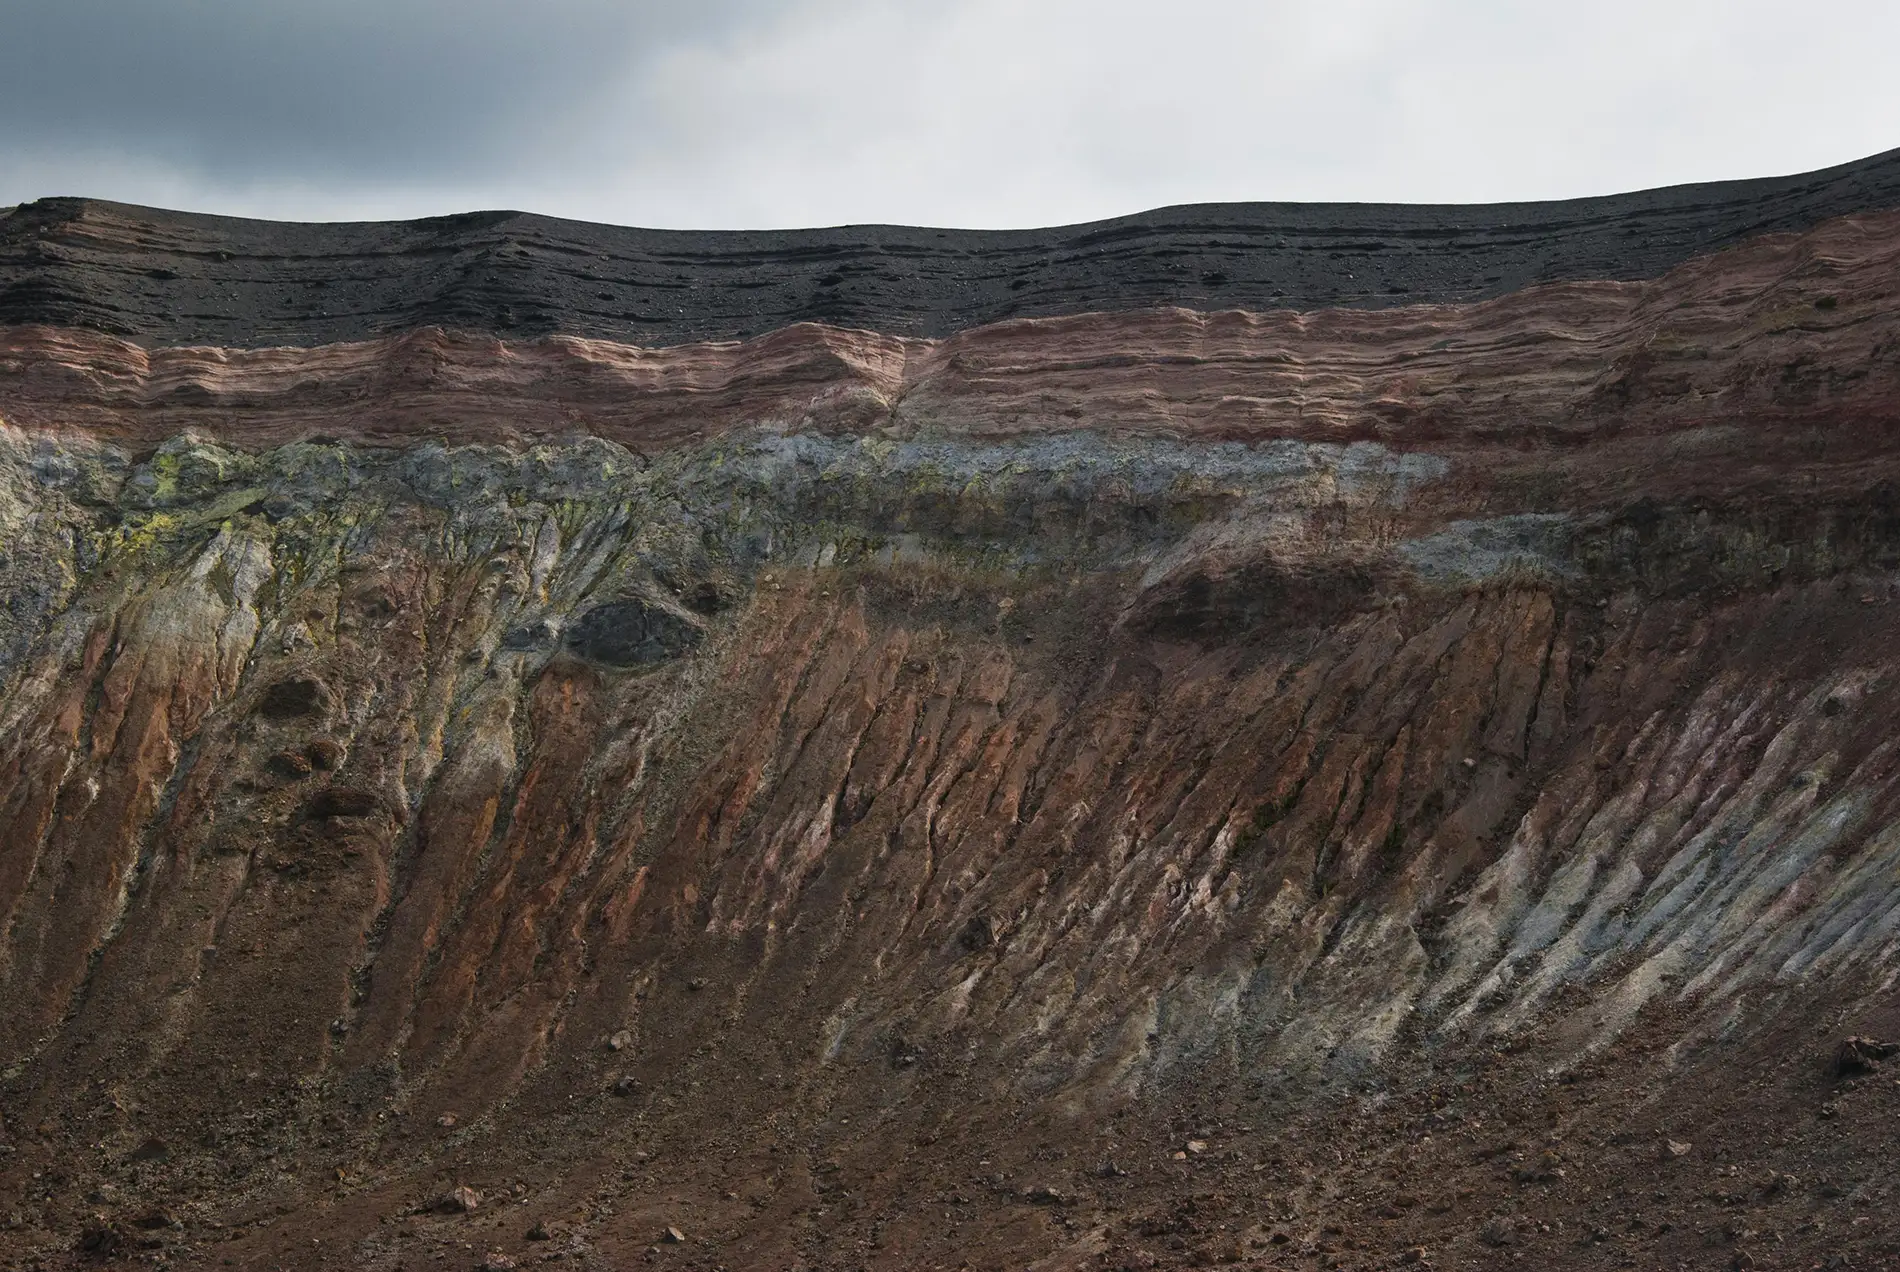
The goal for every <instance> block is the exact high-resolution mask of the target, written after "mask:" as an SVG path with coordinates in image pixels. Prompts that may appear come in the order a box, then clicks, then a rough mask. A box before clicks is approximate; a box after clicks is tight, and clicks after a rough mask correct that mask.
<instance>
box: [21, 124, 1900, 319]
mask: <svg viewBox="0 0 1900 1272" xmlns="http://www.w3.org/2000/svg"><path fill="white" fill-rule="evenodd" d="M1896 206H1900V151H1890V152H1888V153H1886V154H1883V155H1878V156H1875V157H1874V158H1871V159H1865V160H1862V161H1860V162H1857V163H1850V164H1845V165H1842V166H1840V167H1837V168H1829V169H1826V170H1824V171H1821V172H1814V173H1808V174H1803V175H1800V176H1792V177H1774V178H1767V179H1761V180H1753V181H1727V182H1716V183H1710V184H1703V185H1689V186H1678V187H1673V188H1670V189H1663V190H1648V191H1642V192H1639V193H1634V194H1620V195H1611V196H1607V197H1603V198H1592V199H1577V200H1572V201H1569V202H1559V203H1519V204H1494V205H1471V206H1437V207H1433V206H1410V205H1397V206H1393V205H1379V204H1284V203H1281V204H1274V203H1236V204H1206V205H1196V206H1187V207H1176V208H1162V209H1159V210H1157V211H1153V212H1145V213H1142V214H1141V215H1138V216H1129V217H1120V218H1117V219H1115V220H1111V221H1101V222H1097V223H1095V224H1092V225H1078V226H1066V227H1063V228H1060V229H1053V230H1030V231H967V230H931V229H907V228H902V227H894V226H850V227H845V228H841V229H824V230H795V231H775V232H763V233H750V232H747V233H737V232H732V233H691V232H678V231H660V230H636V229H623V228H619V227H615V226H605V225H590V224H585V223H582V222H575V221H561V220H556V219H553V218H550V217H542V216H532V215H526V214H523V213H516V212H481V213H471V214H469V215H466V216H455V217H441V218H435V219H432V220H425V221H411V222H391V223H385V224H373V223H371V224H334V225H293V224H281V223H276V222H267V221H245V220H236V219H232V218H227V217H215V216H200V215H191V214H186V213H178V212H164V211H158V210H155V209H150V208H137V207H128V206H126V205H123V204H114V203H104V202H98V201H93V200H83V199H46V200H42V201H40V202H38V203H34V204H29V205H26V206H23V207H21V208H18V209H16V210H15V211H14V212H13V213H12V214H11V215H10V216H8V217H6V218H5V220H4V221H0V323H8V324H45V325H53V326H69V327H86V328H90V329H93V330H98V331H103V332H106V333H109V334H112V335H117V336H122V337H125V338H127V339H130V340H132V341H134V342H136V343H139V344H145V345H178V344H206V345H220V346H230V347H237V348H258V347H263V346H270V345H299V346H309V345H320V344H328V343H332V342H336V341H346V340H363V339H368V338H372V337H376V336H385V335H390V334H393V333H400V332H403V331H407V330H409V329H411V328H414V327H419V326H440V327H446V328H450V329H453V330H459V331H468V332H489V333H500V334H506V335H511V336H532V335H547V334H552V333H564V334H568V335H577V336H590V337H598V338H601V339H606V340H616V341H625V342H630V343H633V344H639V345H648V346H651V345H673V344H681V343H686V342H689V341H699V340H730V339H741V338H744V337H747V336H754V335H758V334H761V333H763V332H768V331H772V330H774V329H776V328H779V327H783V326H786V325H787V324H790V323H795V322H821V323H827V324H830V325H833V326H839V327H851V328H860V329H864V330H869V331H876V332H881V333H884V334H887V335H902V336H927V337H938V336H945V335H949V334H951V333H954V332H957V331H961V330H963V329H965V328H968V327H973V326H978V325H981V324H985V323H992V322H997V321H1000V320H1002V319H1005V318H1015V317H1035V316H1049V315H1059V314H1077V313H1089V312H1096V311H1114V310H1127V309H1138V308H1147V307H1152V306H1161V305H1178V306H1184V307H1187V308H1190V309H1203V310H1211V309H1244V310H1271V309H1296V310H1310V309H1323V308H1331V307H1341V306H1344V307H1352V308H1384V307H1390V306H1395V305H1407V304H1418V303H1430V302H1441V301H1470V300H1477V299H1481V298H1484V297H1488V296H1499V295H1503V294H1505V293H1507V292H1512V291H1516V290H1518V289H1520V288H1523V287H1526V286H1530V285H1532V284H1536V283H1551V282H1559V281H1564V280H1570V279H1643V278H1654V277H1656V276H1657V275H1659V274H1662V273H1663V272H1665V271H1666V270H1668V269H1670V268H1672V267H1674V266H1676V265H1679V264H1681V263H1682V262H1684V261H1685V260H1688V259H1689V258H1691V257H1693V256H1697V255H1700V254H1703V253H1707V252H1710V251H1713V250H1716V249H1718V248H1721V247H1725V246H1728V245H1730V244H1732V243H1737V242H1740V241H1741V240H1743V239H1745V238H1747V237H1749V236H1751V235H1756V234H1761V233H1768V232H1778V231H1801V230H1806V229H1810V228H1812V227H1814V226H1816V225H1818V224H1820V223H1821V222H1822V221H1825V220H1827V219H1829V218H1832V217H1838V216H1844V215H1848V214H1850V213H1856V212H1868V211H1875V210H1879V209H1884V208H1892V207H1896Z"/></svg>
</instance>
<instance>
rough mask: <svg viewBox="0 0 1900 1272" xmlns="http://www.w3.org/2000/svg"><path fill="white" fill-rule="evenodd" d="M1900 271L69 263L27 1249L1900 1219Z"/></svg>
mask: <svg viewBox="0 0 1900 1272" xmlns="http://www.w3.org/2000/svg"><path fill="white" fill-rule="evenodd" d="M1869 170H1876V171H1877V170H1881V169H1879V166H1878V164H1876V165H1874V167H1873V168H1872V169H1869ZM1837 177H1838V174H1836V176H1832V177H1826V178H1824V179H1823V178H1817V179H1815V180H1814V181H1811V182H1810V183H1809V184H1810V185H1811V186H1813V187H1814V188H1817V189H1818V188H1821V186H1823V185H1825V184H1826V183H1827V182H1828V181H1835V180H1836V179H1837ZM1764 197H1766V196H1764ZM1776 197H1780V196H1776ZM1764 206H1765V207H1768V208H1769V209H1770V210H1772V208H1773V207H1774V206H1775V205H1774V204H1773V201H1772V199H1770V200H1769V202H1768V203H1767V204H1765V205H1764ZM1757 213H1758V214H1759V215H1760V216H1765V215H1766V213H1765V212H1761V210H1760V209H1757ZM90 214H91V213H88V215H90ZM1737 215H1740V214H1739V213H1738V214H1737ZM82 219H83V218H82ZM1718 231H1719V227H1717V228H1716V229H1710V228H1709V227H1708V226H1704V227H1703V228H1702V229H1701V230H1698V231H1697V233H1706V234H1711V235H1717V237H1719V233H1726V231H1719V232H1718ZM306 232H307V233H309V234H312V235H319V236H320V234H321V233H327V232H329V231H318V230H308V231H305V230H291V229H285V230H282V231H281V233H283V234H286V235H291V234H294V233H306ZM339 232H340V231H339ZM418 232H421V231H418ZM1685 233H1686V231H1685ZM313 241H314V240H313ZM1698 241H1701V240H1698ZM1645 259H1646V258H1645ZM1643 268H1647V267H1646V266H1644V267H1643ZM1643 268H1636V267H1632V268H1631V269H1630V270H1629V271H1628V273H1629V274H1641V273H1642V272H1643ZM1897 285H1900V213H1895V212H1893V211H1872V212H1866V213H1864V214H1859V215H1854V216H1847V217H1840V218H1836V219H1832V220H1827V221H1825V222H1823V223H1820V224H1816V225H1813V226H1810V227H1808V228H1805V229H1804V230H1802V232H1800V233H1786V234H1771V235H1764V236H1758V237H1754V238H1750V239H1749V240H1748V241H1746V242H1743V243H1741V244H1739V245H1737V246H1734V247H1731V248H1729V249H1728V250H1726V251H1723V252H1719V253H1715V254H1712V255H1706V256H1701V257H1697V258H1696V259H1693V260H1688V261H1684V262H1681V263H1679V264H1678V265H1676V267H1675V268H1673V269H1670V270H1668V271H1667V272H1663V273H1660V274H1659V275H1658V276H1656V277H1653V278H1648V279H1636V280H1634V281H1632V280H1631V279H1630V278H1628V277H1627V276H1626V277H1625V278H1624V279H1623V281H1605V280H1603V279H1597V280H1579V281H1569V282H1559V283H1553V284H1550V285H1546V286H1539V287H1532V288H1527V289H1524V290H1519V291H1516V292H1513V293H1512V294H1510V295H1505V296H1499V297H1496V298H1493V299H1488V300H1483V301H1478V302H1474V303H1469V304H1457V305H1452V304H1429V305H1428V304H1412V305H1405V306H1397V307H1387V308H1381V309H1332V310H1324V311H1320V312H1311V313H1300V312H1294V311H1292V310H1290V309H1285V310H1276V311H1273V312H1258V313H1256V312H1243V311H1224V312H1199V311H1195V310H1190V309H1184V308H1178V307H1176V308H1153V309H1141V310H1124V311H1120V312H1104V313H1071V314H1062V315H1057V316H1051V317H1042V318H1034V319H1022V320H1016V321H1011V322H1006V323H1002V324H997V325H992V326H984V327H976V328H972V329H969V330H959V331H954V332H952V333H949V334H945V335H943V336H942V337H941V338H924V337H921V336H916V335H906V334H901V333H899V334H878V333H877V332H874V331H864V330H843V329H839V328H837V327H832V326H824V325H817V324H803V325H797V326H793V327H789V328H786V329H783V330H778V331H774V332H771V333H768V334H763V335H760V336H758V337H757V338H755V339H751V340H747V341H743V342H737V341H725V342H718V343H697V344H681V345H678V346H676V347H671V348H664V349H661V348H636V347H633V346H630V345H625V344H618V343H614V342H612V341H608V340H603V339H598V338H584V337H582V336H578V335H561V336H552V337H548V338H537V339H529V340H504V339H501V338H499V337H496V336H494V335H492V334H479V333H478V334H469V333H468V332H465V331H464V332H457V331H449V330H443V329H440V328H433V327H432V328H428V329H425V330H418V331H410V332H406V333H402V334H390V335H387V336H382V337H378V338H374V339H365V340H358V341H355V342H352V343H346V344H327V345H319V346H316V347H310V348H214V347H184V348H174V347H162V346H161V347H148V342H147V341H146V339H145V336H146V335H148V334H149V333H137V334H140V338H139V339H123V338H120V337H116V336H111V335H106V334H103V333H101V332H98V331H91V330H79V329H76V328H74V327H69V326H60V325H57V324H56V323H49V322H48V321H44V319H45V318H47V317H49V316H52V315H47V314H42V315H41V316H40V318H41V320H38V321H35V322H34V323H33V324H30V325H22V326H16V327H13V328H9V329H4V330H0V415H3V416H4V417H5V419H6V421H7V423H6V425H5V426H4V428H0V531H4V536H5V547H4V557H3V558H0V586H4V589H5V594H6V597H7V600H6V606H5V612H4V614H0V676H3V677H4V682H3V683H4V686H5V688H4V697H3V698H0V724H3V726H4V727H0V1002H4V1003H6V1004H7V1005H8V1010H7V1011H5V1012H0V1090H3V1091H4V1094H5V1102H4V1105H0V1109H3V1110H4V1112H3V1113H0V1116H3V1117H4V1122H3V1123H0V1144H4V1146H5V1148H6V1149H7V1150H8V1151H7V1152H6V1154H5V1155H4V1156H0V1221H3V1222H0V1252H4V1253H5V1254H6V1255H7V1257H8V1258H9V1259H12V1260H14V1261H15V1262H20V1263H22V1264H23V1265H24V1264H26V1263H28V1262H30V1261H38V1262H39V1263H41V1264H42V1265H48V1264H50V1265H58V1264H60V1263H62V1262H76V1261H84V1260H97V1259H101V1258H114V1257H119V1258H134V1257H141V1256H142V1255H144V1254H153V1255H156V1254H159V1253H163V1255H164V1257H166V1258H168V1259H172V1260H180V1261H197V1260H221V1259H229V1260H230V1261H231V1262H232V1263H234V1264H238V1265H245V1266H253V1265H254V1266H278V1265H297V1266H308V1267H330V1266H334V1267H352V1268H359V1267H366V1268H374V1269H389V1270H393V1269H395V1268H397V1267H402V1266H413V1265H414V1264H415V1263H417V1262H419V1261H423V1260H427V1261H429V1262H431V1263H433V1262H434V1261H435V1260H434V1258H433V1256H435V1255H438V1254H439V1255H442V1256H444V1257H445V1258H446V1259H448V1260H451V1261H453V1262H454V1264H455V1265H457V1266H472V1265H473V1264H475V1263H476V1262H478V1261H481V1260H482V1259H483V1258H484V1256H485V1255H486V1254H487V1253H488V1252H489V1251H490V1250H492V1251H494V1252H495V1253H496V1254H497V1255H505V1256H506V1257H508V1258H513V1259H516V1260H527V1259H536V1258H541V1257H543V1256H544V1255H548V1254H558V1255H559V1256H560V1258H561V1260H562V1261H564V1262H571V1263H573V1264H575V1265H577V1266H583V1267H586V1266H599V1267H618V1266H624V1265H626V1264H627V1263H628V1262H630V1261H636V1260H639V1259H642V1258H647V1259H651V1260H655V1261H663V1260H665V1261H673V1262H677V1263H679V1264H680V1265H681V1266H682V1267H685V1266H696V1267H702V1268H708V1269H710V1268H712V1267H716V1266H727V1267H753V1266H766V1267H779V1266H784V1267H791V1266H799V1267H806V1268H820V1267H837V1268H844V1267H884V1268H909V1267H924V1266H932V1265H937V1264H944V1265H948V1266H956V1265H958V1264H960V1263H963V1262H965V1261H966V1260H967V1261H969V1262H971V1263H973V1264H975V1265H977V1266H998V1267H1001V1266H1008V1267H1017V1266H1024V1265H1030V1264H1035V1265H1037V1266H1041V1267H1047V1268H1082V1267H1089V1268H1119V1267H1142V1268H1146V1267H1154V1266H1175V1265H1188V1264H1193V1265H1206V1264H1210V1263H1241V1264H1243V1265H1250V1266H1256V1267H1312V1266H1320V1265H1323V1266H1331V1267H1359V1268H1367V1269H1371V1268H1380V1267H1390V1266H1394V1265H1395V1264H1398V1265H1404V1266H1417V1265H1420V1264H1423V1263H1431V1264H1432V1265H1433V1266H1475V1267H1488V1266H1495V1264H1496V1261H1497V1260H1498V1259H1499V1258H1500V1257H1507V1256H1508V1255H1510V1254H1522V1255H1523V1256H1524V1257H1525V1259H1526V1260H1529V1261H1533V1262H1534V1263H1535V1264H1536V1265H1537V1266H1541V1267H1597V1266H1617V1265H1622V1264H1625V1263H1627V1262H1629V1261H1631V1260H1634V1261H1636V1262H1637V1263H1638V1264H1640V1265H1654V1266H1675V1265H1676V1264H1677V1263H1678V1262H1687V1263H1689V1264H1690V1265H1691V1266H1703V1265H1708V1264H1709V1263H1710V1262H1711V1261H1712V1260H1720V1261H1721V1262H1722V1263H1726V1264H1729V1265H1737V1264H1740V1263H1741V1260H1743V1259H1750V1260H1752V1259H1756V1258H1757V1257H1761V1258H1764V1259H1766V1258H1768V1257H1769V1256H1770V1252H1772V1257H1774V1258H1775V1259H1781V1260H1783V1261H1787V1262H1789V1263H1790V1264H1791V1265H1798V1266H1807V1265H1808V1263H1809V1262H1812V1261H1815V1260H1818V1259H1820V1258H1822V1257H1825V1256H1829V1255H1834V1254H1841V1255H1843V1256H1849V1257H1852V1258H1853V1259H1855V1260H1858V1261H1860V1262H1863V1263H1865V1264H1866V1265H1867V1266H1880V1265H1881V1261H1883V1260H1889V1261H1890V1260H1891V1259H1893V1258H1895V1257H1900V1251H1897V1250H1896V1246H1895V1240H1896V1238H1895V1234H1894V1232H1893V1230H1892V1228H1891V1226H1890V1225H1887V1224H1885V1223H1884V1222H1881V1221H1880V1220H1879V1218H1878V1216H1879V1215H1880V1214H1882V1213H1884V1211H1883V1210H1882V1209H1881V1207H1882V1204H1883V1202H1884V1201H1885V1200H1886V1193H1885V1192H1884V1191H1883V1190H1884V1189H1886V1188H1888V1187H1889V1186H1890V1185H1889V1184H1888V1183H1887V1182H1886V1173H1885V1169H1884V1163H1885V1154H1886V1153H1887V1145H1888V1136H1887V1130H1886V1128H1887V1127H1889V1126H1891V1124H1892V1119H1893V1117H1895V1116H1896V1115H1900V1088H1896V1087H1895V1085H1894V1084H1893V1083H1892V1082H1891V1081H1890V1080H1888V1075H1885V1074H1884V1073H1882V1071H1881V1065H1882V1063H1883V1057H1885V1056H1886V1055H1887V1054H1888V1050H1889V1049H1888V1048H1886V1046H1885V1040H1891V1039H1894V1038H1895V1037H1896V1036H1900V1010H1896V1007H1895V1005H1894V1001H1893V997H1892V984H1893V979H1894V976H1895V974H1896V970H1897V967H1900V963H1897V960H1900V892H1897V891H1896V885H1895V880H1896V878H1900V756H1896V753H1895V746H1896V742H1895V739H1894V738H1893V736H1892V722H1893V720H1894V719H1895V718H1896V713H1897V712H1900V639H1896V637H1897V635H1900V431H1897V429H1900V331H1896V323H1900V317H1897V315H1900V304H1896V303H1895V302H1896V289H1897ZM379 321H380V320H379ZM233 343H234V344H238V345H242V344H247V343H253V342H250V341H242V340H240V341H234V342H233ZM1850 1035H1853V1036H1857V1037H1861V1038H1863V1039H1864V1041H1860V1042H1856V1043H1854V1044H1853V1045H1851V1046H1849V1047H1847V1048H1846V1049H1845V1050H1843V1047H1842V1044H1843V1039H1845V1038H1847V1037H1848V1036H1850ZM1843 1057H1846V1059H1845V1060H1843ZM1862 1219H1865V1220H1867V1221H1868V1222H1859V1221H1860V1220H1862ZM1500 1252H1504V1253H1503V1254H1501V1253H1500ZM1784 1256H1785V1258H1784ZM1769 1266H1772V1264H1769Z"/></svg>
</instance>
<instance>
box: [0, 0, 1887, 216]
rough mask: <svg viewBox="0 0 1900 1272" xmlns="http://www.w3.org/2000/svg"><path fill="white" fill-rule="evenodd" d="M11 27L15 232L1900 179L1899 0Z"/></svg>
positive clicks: (800, 10)
mask: <svg viewBox="0 0 1900 1272" xmlns="http://www.w3.org/2000/svg"><path fill="white" fill-rule="evenodd" d="M1789 13H1790V10H1789V9H1788V7H1787V5H1786V3H1785V0H1594V2H1593V3H1592V4H1590V5H1588V6H1577V5H1570V4H1559V3H1555V2H1554V0H1552V2H1549V3H1545V2H1543V0H1168V3H1166V4H1163V3H1159V2H1158V0H931V2H930V3H925V2H924V0H665V2H657V0H648V2H644V3H643V2H640V0H533V2H530V0H299V2H298V3H287V2H286V0H0V204H5V203H9V202H13V201H15V200H19V199H29V198H34V197H38V196H41V195H45V194H52V193H83V194H94V195H98V196H101V197H107V198H119V199H125V200H128V201H133V202H148V203H161V204H169V205H172V206H185V207H193V208H202V209H207V210H215V211H225V212H231V213H236V214H242V215H263V216H275V217H284V218H293V219H295V218H309V219H330V218H345V217H346V218H355V217H394V216H415V215H423V214H427V213H437V212H448V211H456V210H465V209H468V208H473V207H525V208H530V209H533V210H536V211H544V212H550V213H555V214H559V215H567V216H576V217H583V218H589V219H596V220H609V221H619V222H628V223H638V224H647V225H673V226H696V227H703V228H718V227H743V226H754V227H764V226H779V225H795V224H836V223H839V222H846V221H870V220H882V221H902V222H910V223H935V224H950V225H965V226H998V225H1029V224H1050V223H1055V222H1063V221H1077V220H1085V219H1091V218H1094V217H1101V216H1110V215H1114V214H1117V213H1121V212H1128V211H1133V210H1136V209H1139V208H1144V207H1154V206H1158V205H1161V204H1167V203H1181V202H1191V201H1198V200H1218V199H1352V200H1363V199H1374V200H1425V201H1447V202H1469V201H1483V200H1493V199H1526V198H1555V197H1565V196H1570V195H1577V194H1587V193H1607V192H1611V191H1615V190H1627V189H1634V188H1639V187H1642V186H1649V185H1661V184H1669V183H1672V182H1679V181H1694V180H1709V179H1718V178H1723V177H1737V176H1750V175H1766V174H1769V173H1777V172H1793V171H1799V170H1803V169H1807V168H1814V167H1820V166H1823V165H1826V164H1829V163H1836V162H1841V161H1845V160H1848V159H1851V158H1856V157H1859V156H1862V155H1866V154H1871V153H1874V152H1877V151H1880V150H1884V149H1887V148H1890V147H1892V146H1895V145H1900V77H1896V76H1894V75H1893V74H1892V70H1891V66H1890V65H1889V63H1890V61H1891V50H1892V49H1893V48H1894V47H1895V46H1896V45H1900V6H1897V5H1894V4H1893V3H1891V0H1808V3H1806V4H1805V5H1804V6H1803V7H1802V9H1801V13H1800V18H1799V20H1798V21H1791V20H1790V18H1789Z"/></svg>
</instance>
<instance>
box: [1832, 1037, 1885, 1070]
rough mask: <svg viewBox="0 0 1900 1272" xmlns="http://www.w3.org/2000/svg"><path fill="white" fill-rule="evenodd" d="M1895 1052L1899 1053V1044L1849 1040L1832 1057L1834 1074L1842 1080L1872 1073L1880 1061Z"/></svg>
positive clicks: (1871, 1039)
mask: <svg viewBox="0 0 1900 1272" xmlns="http://www.w3.org/2000/svg"><path fill="white" fill-rule="evenodd" d="M1896 1051H1900V1044H1896V1043H1891V1042H1882V1041H1880V1040H1879V1039H1878V1038H1849V1039H1847V1040H1846V1041H1844V1042H1842V1043H1841V1048H1840V1050H1839V1051H1838V1052H1836V1053H1835V1055H1834V1072H1835V1074H1836V1075H1837V1076H1839V1077H1843V1078H1855V1077H1859V1076H1860V1075H1862V1074H1864V1073H1872V1072H1873V1071H1874V1070H1875V1069H1878V1068H1879V1067H1880V1062H1881V1061H1882V1060H1885V1059H1887V1058H1888V1057H1890V1056H1892V1055H1893V1054H1894V1053H1895V1052H1896Z"/></svg>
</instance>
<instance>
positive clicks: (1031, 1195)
mask: <svg viewBox="0 0 1900 1272" xmlns="http://www.w3.org/2000/svg"><path fill="white" fill-rule="evenodd" d="M1023 1198H1024V1200H1026V1201H1029V1202H1031V1203H1033V1204H1035V1205H1038V1206H1059V1205H1061V1204H1062V1203H1063V1202H1065V1201H1067V1200H1068V1198H1067V1197H1064V1196H1063V1195H1062V1194H1061V1193H1060V1192H1058V1191H1057V1190H1056V1189H1054V1188H1051V1187H1049V1186H1048V1185H1046V1184H1042V1185H1038V1186H1036V1187H1034V1188H1030V1189H1026V1190H1024V1192H1023Z"/></svg>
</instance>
